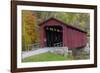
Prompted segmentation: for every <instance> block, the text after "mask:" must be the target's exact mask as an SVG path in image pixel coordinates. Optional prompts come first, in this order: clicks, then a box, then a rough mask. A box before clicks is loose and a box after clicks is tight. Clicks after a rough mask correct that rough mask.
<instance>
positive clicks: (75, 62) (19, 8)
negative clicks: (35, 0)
mask: <svg viewBox="0 0 100 73" xmlns="http://www.w3.org/2000/svg"><path fill="white" fill-rule="evenodd" d="M22 10H33V11H57V12H74V13H89V14H90V59H89V60H70V61H52V62H50V61H49V62H27V63H22V62H21V50H22V47H21V46H22V43H21V41H22V40H21V39H22V37H21V36H22V32H21V30H22V15H21V11H22ZM17 38H18V39H17V68H30V67H48V66H64V65H84V64H94V10H92V9H79V8H60V7H59V8H58V7H42V6H41V7H40V6H22V5H18V6H17Z"/></svg>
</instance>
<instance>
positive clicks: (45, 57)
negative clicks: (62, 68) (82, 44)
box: [22, 52, 73, 62]
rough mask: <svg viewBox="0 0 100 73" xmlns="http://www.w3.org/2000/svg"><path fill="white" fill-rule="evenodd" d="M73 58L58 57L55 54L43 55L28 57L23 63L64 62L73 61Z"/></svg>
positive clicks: (69, 56) (68, 56)
mask: <svg viewBox="0 0 100 73" xmlns="http://www.w3.org/2000/svg"><path fill="white" fill-rule="evenodd" d="M72 59H73V57H72V56H71V55H66V56H62V55H58V54H54V53H50V52H47V53H42V54H38V55H34V56H30V57H27V58H25V59H23V60H22V62H41V61H42V62H43V61H63V60H72Z"/></svg>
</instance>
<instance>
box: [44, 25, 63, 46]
mask: <svg viewBox="0 0 100 73" xmlns="http://www.w3.org/2000/svg"><path fill="white" fill-rule="evenodd" d="M45 34H46V41H45V42H46V43H45V46H46V47H62V46H63V39H62V37H63V33H62V27H60V26H47V27H45Z"/></svg>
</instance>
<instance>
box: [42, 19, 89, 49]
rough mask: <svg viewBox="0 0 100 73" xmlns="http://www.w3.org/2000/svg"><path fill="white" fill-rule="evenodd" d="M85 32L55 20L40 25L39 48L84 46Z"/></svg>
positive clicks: (85, 41)
mask: <svg viewBox="0 0 100 73" xmlns="http://www.w3.org/2000/svg"><path fill="white" fill-rule="evenodd" d="M86 43H87V36H86V32H85V31H82V30H80V29H78V28H75V27H73V26H70V25H68V24H65V23H63V22H61V21H59V20H57V19H55V18H50V19H48V20H46V21H44V22H42V23H40V46H41V47H68V48H79V47H84V46H86Z"/></svg>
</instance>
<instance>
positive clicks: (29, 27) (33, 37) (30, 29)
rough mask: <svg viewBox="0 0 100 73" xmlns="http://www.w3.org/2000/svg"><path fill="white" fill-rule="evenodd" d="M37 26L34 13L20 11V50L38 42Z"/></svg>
mask: <svg viewBox="0 0 100 73" xmlns="http://www.w3.org/2000/svg"><path fill="white" fill-rule="evenodd" d="M37 27H38V26H37V24H36V17H35V13H33V12H32V11H26V10H23V11H22V48H23V50H26V49H27V46H28V45H29V44H34V43H36V42H38V34H37Z"/></svg>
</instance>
